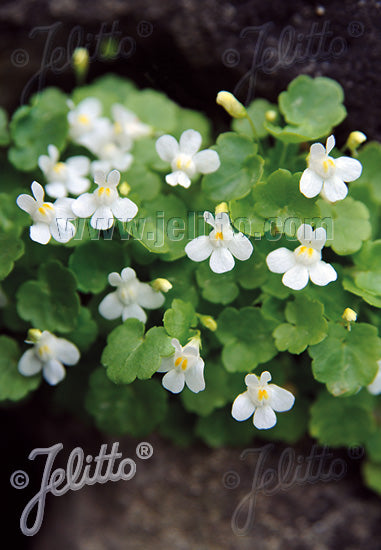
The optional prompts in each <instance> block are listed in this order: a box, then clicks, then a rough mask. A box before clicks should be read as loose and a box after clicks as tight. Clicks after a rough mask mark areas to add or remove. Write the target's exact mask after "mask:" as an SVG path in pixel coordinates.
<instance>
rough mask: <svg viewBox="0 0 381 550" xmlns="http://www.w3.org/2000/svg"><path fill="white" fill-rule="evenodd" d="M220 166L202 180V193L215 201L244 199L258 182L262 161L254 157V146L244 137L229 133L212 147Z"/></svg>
mask: <svg viewBox="0 0 381 550" xmlns="http://www.w3.org/2000/svg"><path fill="white" fill-rule="evenodd" d="M215 149H216V151H217V153H218V154H219V157H220V161H221V166H220V168H219V169H218V170H217V171H216V172H213V173H212V174H207V175H206V176H204V177H203V180H202V190H203V191H204V192H205V193H206V195H207V196H208V197H210V198H211V199H213V200H215V201H229V200H232V199H240V198H242V197H245V196H246V195H247V194H248V193H249V192H250V190H251V188H252V187H253V185H254V184H255V183H256V182H257V181H259V179H260V177H261V175H262V172H263V159H262V158H261V157H259V156H258V155H256V154H255V153H256V146H254V144H253V142H252V141H251V140H250V139H248V138H247V137H245V136H242V135H237V134H235V133H233V132H227V133H225V134H220V136H219V137H218V139H217V144H216V147H215Z"/></svg>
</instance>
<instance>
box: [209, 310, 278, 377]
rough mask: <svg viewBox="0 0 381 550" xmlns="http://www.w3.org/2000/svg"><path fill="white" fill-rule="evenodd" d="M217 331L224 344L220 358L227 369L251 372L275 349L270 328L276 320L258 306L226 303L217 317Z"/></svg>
mask: <svg viewBox="0 0 381 550" xmlns="http://www.w3.org/2000/svg"><path fill="white" fill-rule="evenodd" d="M217 325H218V329H217V331H216V335H217V337H218V339H219V340H220V342H221V343H222V345H223V351H222V361H223V364H224V366H225V368H226V370H227V371H228V372H251V371H252V370H253V369H255V368H256V367H257V365H259V364H260V363H266V362H267V361H269V360H270V359H272V358H273V357H274V356H275V355H276V354H277V353H278V351H277V349H276V347H275V343H274V339H273V336H272V332H273V330H274V328H275V326H276V323H275V322H274V321H273V320H272V319H268V318H265V317H264V316H263V314H262V312H261V310H260V309H259V308H254V307H244V308H242V309H240V310H237V309H235V308H232V307H227V308H225V310H224V311H223V312H222V313H221V315H220V316H219V318H218V319H217Z"/></svg>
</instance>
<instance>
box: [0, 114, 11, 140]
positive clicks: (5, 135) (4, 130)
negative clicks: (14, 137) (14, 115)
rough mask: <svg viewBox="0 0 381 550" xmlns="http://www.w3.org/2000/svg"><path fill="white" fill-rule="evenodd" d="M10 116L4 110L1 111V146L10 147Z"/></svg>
mask: <svg viewBox="0 0 381 550" xmlns="http://www.w3.org/2000/svg"><path fill="white" fill-rule="evenodd" d="M8 143H9V132H8V115H7V113H6V111H4V109H0V145H8Z"/></svg>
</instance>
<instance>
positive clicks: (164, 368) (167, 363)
mask: <svg viewBox="0 0 381 550" xmlns="http://www.w3.org/2000/svg"><path fill="white" fill-rule="evenodd" d="M174 367H175V363H174V355H171V356H170V357H163V358H162V360H161V363H160V367H159V368H158V369H157V371H156V372H168V371H169V370H172V369H173V368H174Z"/></svg>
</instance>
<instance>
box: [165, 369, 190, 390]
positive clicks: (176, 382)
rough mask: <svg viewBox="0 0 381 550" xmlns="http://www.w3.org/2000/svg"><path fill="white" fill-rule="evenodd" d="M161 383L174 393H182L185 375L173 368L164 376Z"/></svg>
mask: <svg viewBox="0 0 381 550" xmlns="http://www.w3.org/2000/svg"><path fill="white" fill-rule="evenodd" d="M161 383H162V384H163V386H164V388H165V389H166V390H169V391H170V392H172V393H180V392H181V390H182V389H183V388H184V384H185V376H184V374H183V373H182V372H178V371H177V370H175V369H172V370H170V371H168V372H167V374H165V375H164V376H163V379H162V381H161Z"/></svg>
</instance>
